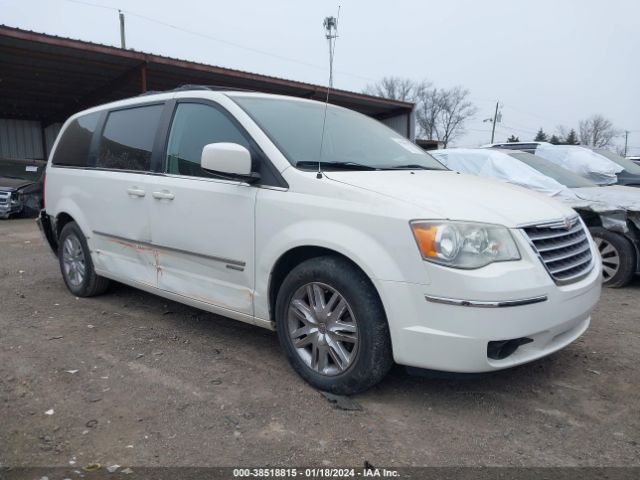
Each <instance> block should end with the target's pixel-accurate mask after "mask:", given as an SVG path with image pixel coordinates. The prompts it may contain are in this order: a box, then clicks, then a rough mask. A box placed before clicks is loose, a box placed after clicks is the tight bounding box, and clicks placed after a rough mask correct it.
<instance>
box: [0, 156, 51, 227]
mask: <svg viewBox="0 0 640 480" xmlns="http://www.w3.org/2000/svg"><path fill="white" fill-rule="evenodd" d="M45 166H46V162H44V161H42V160H14V159H4V158H0V218H9V217H10V216H12V215H20V216H36V215H37V214H38V212H39V211H40V209H41V208H42V174H43V173H44V170H45Z"/></svg>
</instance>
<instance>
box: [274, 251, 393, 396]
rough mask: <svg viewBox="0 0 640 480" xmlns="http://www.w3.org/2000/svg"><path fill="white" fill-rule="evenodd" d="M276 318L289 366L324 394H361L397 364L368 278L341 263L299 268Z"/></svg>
mask: <svg viewBox="0 0 640 480" xmlns="http://www.w3.org/2000/svg"><path fill="white" fill-rule="evenodd" d="M275 313H276V329H277V331H278V338H279V340H280V345H281V346H282V349H283V350H284V352H285V355H286V356H287V359H288V360H289V363H290V364H291V366H292V367H293V369H294V370H295V371H296V372H297V373H298V374H299V375H300V376H301V377H302V378H304V379H305V380H306V381H307V382H308V383H310V384H311V385H313V386H314V387H316V388H318V389H320V390H323V391H327V392H331V393H336V394H344V395H350V394H353V393H358V392H362V391H364V390H366V389H368V388H370V387H372V386H373V385H375V384H376V383H378V382H379V381H380V380H382V378H383V377H384V376H385V375H386V374H387V372H388V371H389V369H390V368H391V365H392V364H393V356H392V351H391V339H390V336H389V327H388V324H387V318H386V315H385V312H384V308H383V306H382V302H381V301H380V298H379V297H378V294H377V292H376V290H375V288H374V286H373V285H372V284H371V281H370V280H369V278H368V277H367V276H366V275H365V274H364V273H363V272H362V271H360V270H359V269H358V268H356V267H355V266H353V265H352V264H351V263H350V262H348V261H347V260H345V259H343V258H340V257H336V256H325V257H317V258H312V259H310V260H307V261H305V262H303V263H301V264H300V265H298V266H296V267H295V268H294V269H293V270H292V271H291V272H290V273H289V275H287V277H286V278H285V280H284V282H283V283H282V286H281V287H280V290H279V291H278V297H277V300H276V309H275Z"/></svg>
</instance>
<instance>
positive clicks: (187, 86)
mask: <svg viewBox="0 0 640 480" xmlns="http://www.w3.org/2000/svg"><path fill="white" fill-rule="evenodd" d="M190 90H209V91H212V92H214V91H221V90H231V91H234V92H255V90H249V89H247V88H238V87H227V86H223V85H198V84H192V83H187V84H184V85H179V86H177V87H176V88H174V89H172V90H165V91H160V90H149V91H148V92H144V93H141V94H140V95H138V96H139V97H143V96H145V95H156V94H158V93H167V92H187V91H190Z"/></svg>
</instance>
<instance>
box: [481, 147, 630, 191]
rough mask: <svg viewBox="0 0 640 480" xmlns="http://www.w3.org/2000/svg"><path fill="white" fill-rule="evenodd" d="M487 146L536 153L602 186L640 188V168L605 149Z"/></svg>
mask: <svg viewBox="0 0 640 480" xmlns="http://www.w3.org/2000/svg"><path fill="white" fill-rule="evenodd" d="M486 147H487V148H502V149H508V150H521V151H523V152H528V153H533V154H535V155H538V156H539V157H542V158H546V159H547V160H549V161H551V162H553V163H555V164H556V165H559V166H561V167H563V168H566V169H567V170H570V171H572V172H574V173H577V174H578V175H580V176H582V177H584V178H586V179H589V180H591V181H593V182H595V183H597V184H599V185H613V184H616V185H626V186H629V187H640V167H638V166H637V165H635V164H634V163H633V162H628V161H626V160H625V159H624V158H622V157H620V156H619V155H616V154H615V153H613V152H610V151H608V150H606V149H601V148H595V149H594V148H590V147H585V146H582V145H553V144H551V143H548V142H513V143H492V144H490V145H486Z"/></svg>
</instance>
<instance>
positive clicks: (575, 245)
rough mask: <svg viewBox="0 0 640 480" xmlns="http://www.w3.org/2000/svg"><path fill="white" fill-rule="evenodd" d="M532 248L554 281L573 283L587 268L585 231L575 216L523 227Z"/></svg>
mask: <svg viewBox="0 0 640 480" xmlns="http://www.w3.org/2000/svg"><path fill="white" fill-rule="evenodd" d="M524 231H525V233H526V234H527V236H528V237H529V240H530V241H531V244H532V245H533V248H534V249H535V251H536V253H537V254H538V256H539V257H540V260H541V261H542V263H543V264H544V266H545V267H546V269H547V271H548V272H549V275H551V277H552V278H553V279H554V280H555V281H556V282H557V283H570V282H575V281H577V280H579V279H580V278H582V277H583V276H585V275H586V274H587V273H589V272H590V271H591V268H592V267H593V257H592V255H591V248H590V246H589V234H588V233H587V231H586V230H585V228H584V226H583V225H582V222H581V221H580V219H579V218H578V217H573V218H571V219H570V220H569V221H568V223H566V224H565V223H554V224H544V225H536V226H531V227H525V228H524Z"/></svg>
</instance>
